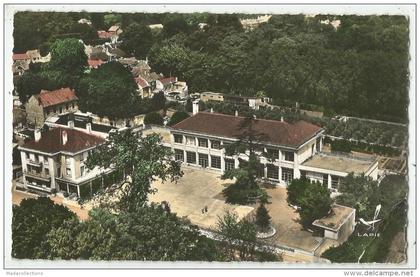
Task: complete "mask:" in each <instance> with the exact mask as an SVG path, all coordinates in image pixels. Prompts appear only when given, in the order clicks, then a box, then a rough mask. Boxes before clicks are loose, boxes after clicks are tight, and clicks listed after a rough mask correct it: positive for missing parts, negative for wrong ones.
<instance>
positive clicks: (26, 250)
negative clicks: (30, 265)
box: [12, 197, 76, 259]
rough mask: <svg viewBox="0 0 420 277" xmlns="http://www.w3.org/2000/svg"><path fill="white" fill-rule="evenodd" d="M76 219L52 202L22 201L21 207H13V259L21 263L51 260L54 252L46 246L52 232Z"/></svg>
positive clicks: (69, 212)
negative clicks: (49, 258)
mask: <svg viewBox="0 0 420 277" xmlns="http://www.w3.org/2000/svg"><path fill="white" fill-rule="evenodd" d="M75 218H76V215H75V214H73V213H72V212H71V211H69V210H68V209H67V208H65V207H64V206H61V205H57V204H54V202H53V201H51V199H49V198H46V197H40V198H38V199H24V200H22V202H21V203H20V204H19V206H13V220H12V240H13V243H12V256H13V257H14V258H18V259H45V258H47V256H48V253H49V251H50V249H49V248H48V245H46V244H45V243H46V241H47V234H48V232H49V231H50V230H51V229H52V228H59V227H60V226H62V224H63V223H64V221H66V220H71V219H75Z"/></svg>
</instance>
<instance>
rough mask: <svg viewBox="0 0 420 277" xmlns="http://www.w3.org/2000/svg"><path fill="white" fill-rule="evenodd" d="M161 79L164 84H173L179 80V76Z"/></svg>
mask: <svg viewBox="0 0 420 277" xmlns="http://www.w3.org/2000/svg"><path fill="white" fill-rule="evenodd" d="M159 81H160V82H161V83H162V84H163V85H168V84H172V83H175V82H177V81H178V78H177V77H164V78H160V79H159Z"/></svg>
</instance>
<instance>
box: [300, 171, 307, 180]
mask: <svg viewBox="0 0 420 277" xmlns="http://www.w3.org/2000/svg"><path fill="white" fill-rule="evenodd" d="M300 177H301V178H304V179H306V171H305V170H301V171H300Z"/></svg>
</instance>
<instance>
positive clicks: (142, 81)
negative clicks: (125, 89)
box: [134, 77, 150, 88]
mask: <svg viewBox="0 0 420 277" xmlns="http://www.w3.org/2000/svg"><path fill="white" fill-rule="evenodd" d="M134 80H135V81H136V83H137V85H139V86H141V87H142V88H145V87H149V86H150V85H149V83H148V82H147V81H146V80H145V79H143V78H142V77H137V78H134Z"/></svg>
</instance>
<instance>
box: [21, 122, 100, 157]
mask: <svg viewBox="0 0 420 277" xmlns="http://www.w3.org/2000/svg"><path fill="white" fill-rule="evenodd" d="M63 132H66V133H67V142H66V144H63V139H62V136H63ZM104 142H105V139H103V138H101V137H99V136H95V135H93V134H89V133H87V132H82V131H79V130H76V129H71V128H54V129H51V130H48V131H47V132H44V133H42V134H41V138H40V140H39V141H35V140H30V141H28V142H26V143H25V144H24V145H22V148H27V149H31V150H36V151H40V152H45V153H57V152H61V151H63V152H70V153H77V152H80V151H82V150H85V149H89V148H92V147H94V146H96V145H99V144H101V143H104Z"/></svg>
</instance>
